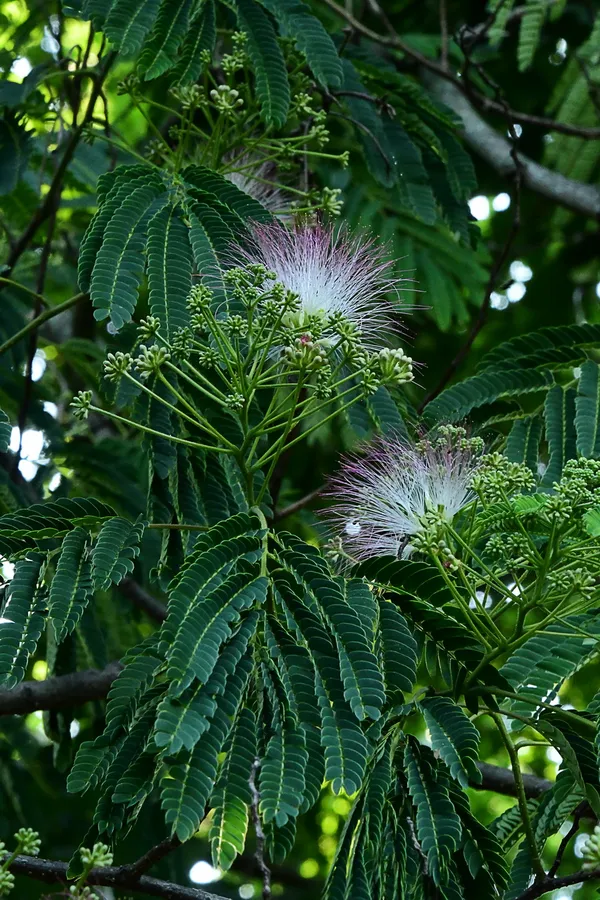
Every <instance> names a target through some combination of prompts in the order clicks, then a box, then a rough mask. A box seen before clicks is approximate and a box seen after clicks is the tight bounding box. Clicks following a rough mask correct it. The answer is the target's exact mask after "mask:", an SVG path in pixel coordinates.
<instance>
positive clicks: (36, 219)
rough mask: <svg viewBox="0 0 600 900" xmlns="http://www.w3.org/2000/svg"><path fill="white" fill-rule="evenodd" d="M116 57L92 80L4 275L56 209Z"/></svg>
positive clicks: (13, 249)
mask: <svg viewBox="0 0 600 900" xmlns="http://www.w3.org/2000/svg"><path fill="white" fill-rule="evenodd" d="M116 55H117V54H116V51H111V52H110V53H109V54H108V55H107V57H106V60H105V61H104V63H103V65H102V66H101V68H100V71H99V72H98V74H97V75H96V77H95V78H94V80H93V86H92V91H91V94H90V99H89V102H88V105H87V108H86V111H85V113H84V115H83V118H82V120H81V122H80V123H79V125H77V126H76V128H74V129H73V131H72V132H71V136H70V138H69V140H68V142H67V145H66V147H65V149H64V152H63V154H62V157H61V160H60V163H59V164H58V166H57V169H56V172H55V174H54V177H53V179H52V182H51V183H50V187H49V188H48V192H47V193H46V195H45V197H44V199H43V201H42V203H41V205H40V206H39V207H38V209H37V211H36V212H35V213H34V215H33V217H32V219H31V221H30V222H29V225H28V226H27V228H26V229H25V231H24V232H23V234H22V235H21V237H20V238H19V239H18V240H17V241H16V242H15V245H14V247H13V248H12V250H11V252H10V254H9V257H8V259H7V262H6V268H5V272H4V274H5V275H7V274H10V272H12V270H13V269H14V267H15V266H16V264H17V262H18V261H19V259H20V258H21V256H22V254H23V253H24V251H25V250H26V249H27V248H28V247H29V244H30V243H31V241H32V239H33V238H34V237H35V235H36V233H37V231H38V229H39V228H40V227H41V226H42V225H43V224H44V222H45V221H46V220H47V219H48V218H49V217H50V216H51V215H52V210H53V209H54V207H55V203H56V198H57V196H59V195H60V191H61V190H62V183H63V179H64V176H65V173H66V171H67V168H68V166H69V164H70V162H71V160H72V159H73V156H74V154H75V151H76V149H77V146H78V144H79V141H80V140H81V138H82V136H83V132H84V130H85V127H86V125H87V124H88V122H89V121H90V120H91V118H92V115H93V113H94V107H95V105H96V101H97V100H98V98H99V97H100V93H101V91H102V84H103V82H104V79H105V77H106V75H107V73H108V70H109V68H110V66H111V65H112V62H113V60H114V59H115V57H116Z"/></svg>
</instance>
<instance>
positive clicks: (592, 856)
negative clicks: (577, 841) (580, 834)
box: [581, 825, 600, 871]
mask: <svg viewBox="0 0 600 900" xmlns="http://www.w3.org/2000/svg"><path fill="white" fill-rule="evenodd" d="M581 856H582V857H583V869H584V870H587V871H589V870H590V869H597V868H599V867H600V825H596V826H595V827H594V830H593V832H592V833H591V834H590V835H589V836H588V837H587V838H586V840H585V841H584V842H583V843H582V845H581Z"/></svg>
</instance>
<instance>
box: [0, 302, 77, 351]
mask: <svg viewBox="0 0 600 900" xmlns="http://www.w3.org/2000/svg"><path fill="white" fill-rule="evenodd" d="M87 296H88V295H87V294H84V293H82V294H75V296H74V297H69V299H68V300H65V301H64V302H63V303H59V304H58V306H53V307H52V308H51V309H46V310H45V311H44V312H43V313H40V315H39V316H36V317H35V319H32V320H31V322H28V323H27V325H24V326H23V328H21V330H20V331H17V333H16V334H13V336H12V337H9V338H8V340H7V341H4V343H3V344H2V345H1V346H0V356H1V355H2V354H3V353H6V351H7V350H10V348H11V347H14V345H15V344H18V343H19V341H21V340H22V339H23V338H24V337H27V335H28V334H29V333H30V332H31V331H35V330H36V329H37V328H39V327H40V325H43V324H44V322H47V321H48V320H49V319H53V318H54V316H59V315H60V314H61V313H62V312H64V311H65V310H67V309H70V308H71V307H72V306H75V304H77V303H79V302H80V301H81V300H85V299H86V298H87Z"/></svg>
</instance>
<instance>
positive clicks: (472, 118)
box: [423, 73, 600, 219]
mask: <svg viewBox="0 0 600 900" xmlns="http://www.w3.org/2000/svg"><path fill="white" fill-rule="evenodd" d="M423 81H424V83H425V84H426V85H427V86H428V87H429V88H430V90H431V91H432V92H433V93H434V94H435V96H437V97H438V99H439V100H441V101H442V103H444V104H445V105H446V106H448V107H449V108H450V109H452V110H453V111H454V112H455V113H457V115H459V116H460V118H461V119H462V123H463V133H464V138H465V141H466V143H467V144H468V145H469V146H470V147H471V148H472V149H473V150H474V151H475V153H477V155H478V156H480V157H481V158H482V159H484V160H485V161H486V162H487V163H489V165H490V166H491V167H492V168H493V169H495V170H496V171H497V172H499V173H500V174H501V175H505V176H507V177H514V175H515V173H516V168H517V167H516V164H515V160H514V158H513V153H512V150H513V148H512V145H511V143H510V142H509V141H508V140H506V138H504V137H502V136H501V135H500V134H498V132H497V131H496V130H495V129H494V128H492V127H491V125H488V124H487V122H484V120H483V119H482V118H481V116H480V115H479V114H478V113H477V112H476V111H475V110H474V109H473V107H472V105H471V103H470V102H469V100H468V99H467V98H466V97H465V95H464V94H463V92H462V91H461V90H460V89H459V88H457V87H456V86H455V85H453V84H450V82H448V81H444V80H443V79H442V78H436V77H435V76H432V75H431V74H427V73H424V76H423ZM519 166H520V168H521V174H522V181H523V185H524V186H526V187H529V188H531V189H532V190H534V191H536V193H538V194H542V195H543V196H544V197H547V198H548V199H549V200H552V201H553V202H554V203H559V204H560V205H561V206H564V207H566V208H567V209H572V210H573V211H574V212H577V213H581V214H582V215H586V216H592V217H593V218H595V219H600V190H599V189H598V188H597V187H596V186H595V185H589V184H583V183H582V182H581V181H575V180H573V179H572V178H566V177H565V176H564V175H561V174H560V172H553V171H551V170H550V169H546V168H545V167H544V166H541V165H540V164H539V163H536V162H534V161H533V160H532V159H529V158H528V157H526V156H523V155H522V154H519Z"/></svg>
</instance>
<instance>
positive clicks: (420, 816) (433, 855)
mask: <svg viewBox="0 0 600 900" xmlns="http://www.w3.org/2000/svg"><path fill="white" fill-rule="evenodd" d="M404 768H405V772H406V780H407V783H408V790H409V793H410V796H411V798H412V801H413V804H414V806H415V808H416V826H417V827H416V831H417V838H418V840H419V844H420V845H421V848H422V850H423V852H424V853H425V854H426V855H427V864H428V869H429V874H430V875H431V877H432V878H433V880H434V882H435V884H437V885H441V884H445V883H446V881H447V878H448V867H449V865H450V863H451V861H452V856H453V855H454V853H455V852H456V850H457V848H458V846H459V842H460V837H461V825H460V819H459V818H458V816H457V814H456V810H455V808H454V805H453V803H452V801H451V800H450V797H449V795H448V791H447V790H446V788H445V787H444V786H443V784H441V783H440V782H438V781H437V780H436V774H435V770H434V768H433V766H432V764H431V762H430V761H429V760H428V759H427V758H425V756H424V754H423V748H420V747H419V745H418V744H417V743H416V741H414V740H410V741H409V742H408V743H407V745H406V748H405V750H404Z"/></svg>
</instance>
